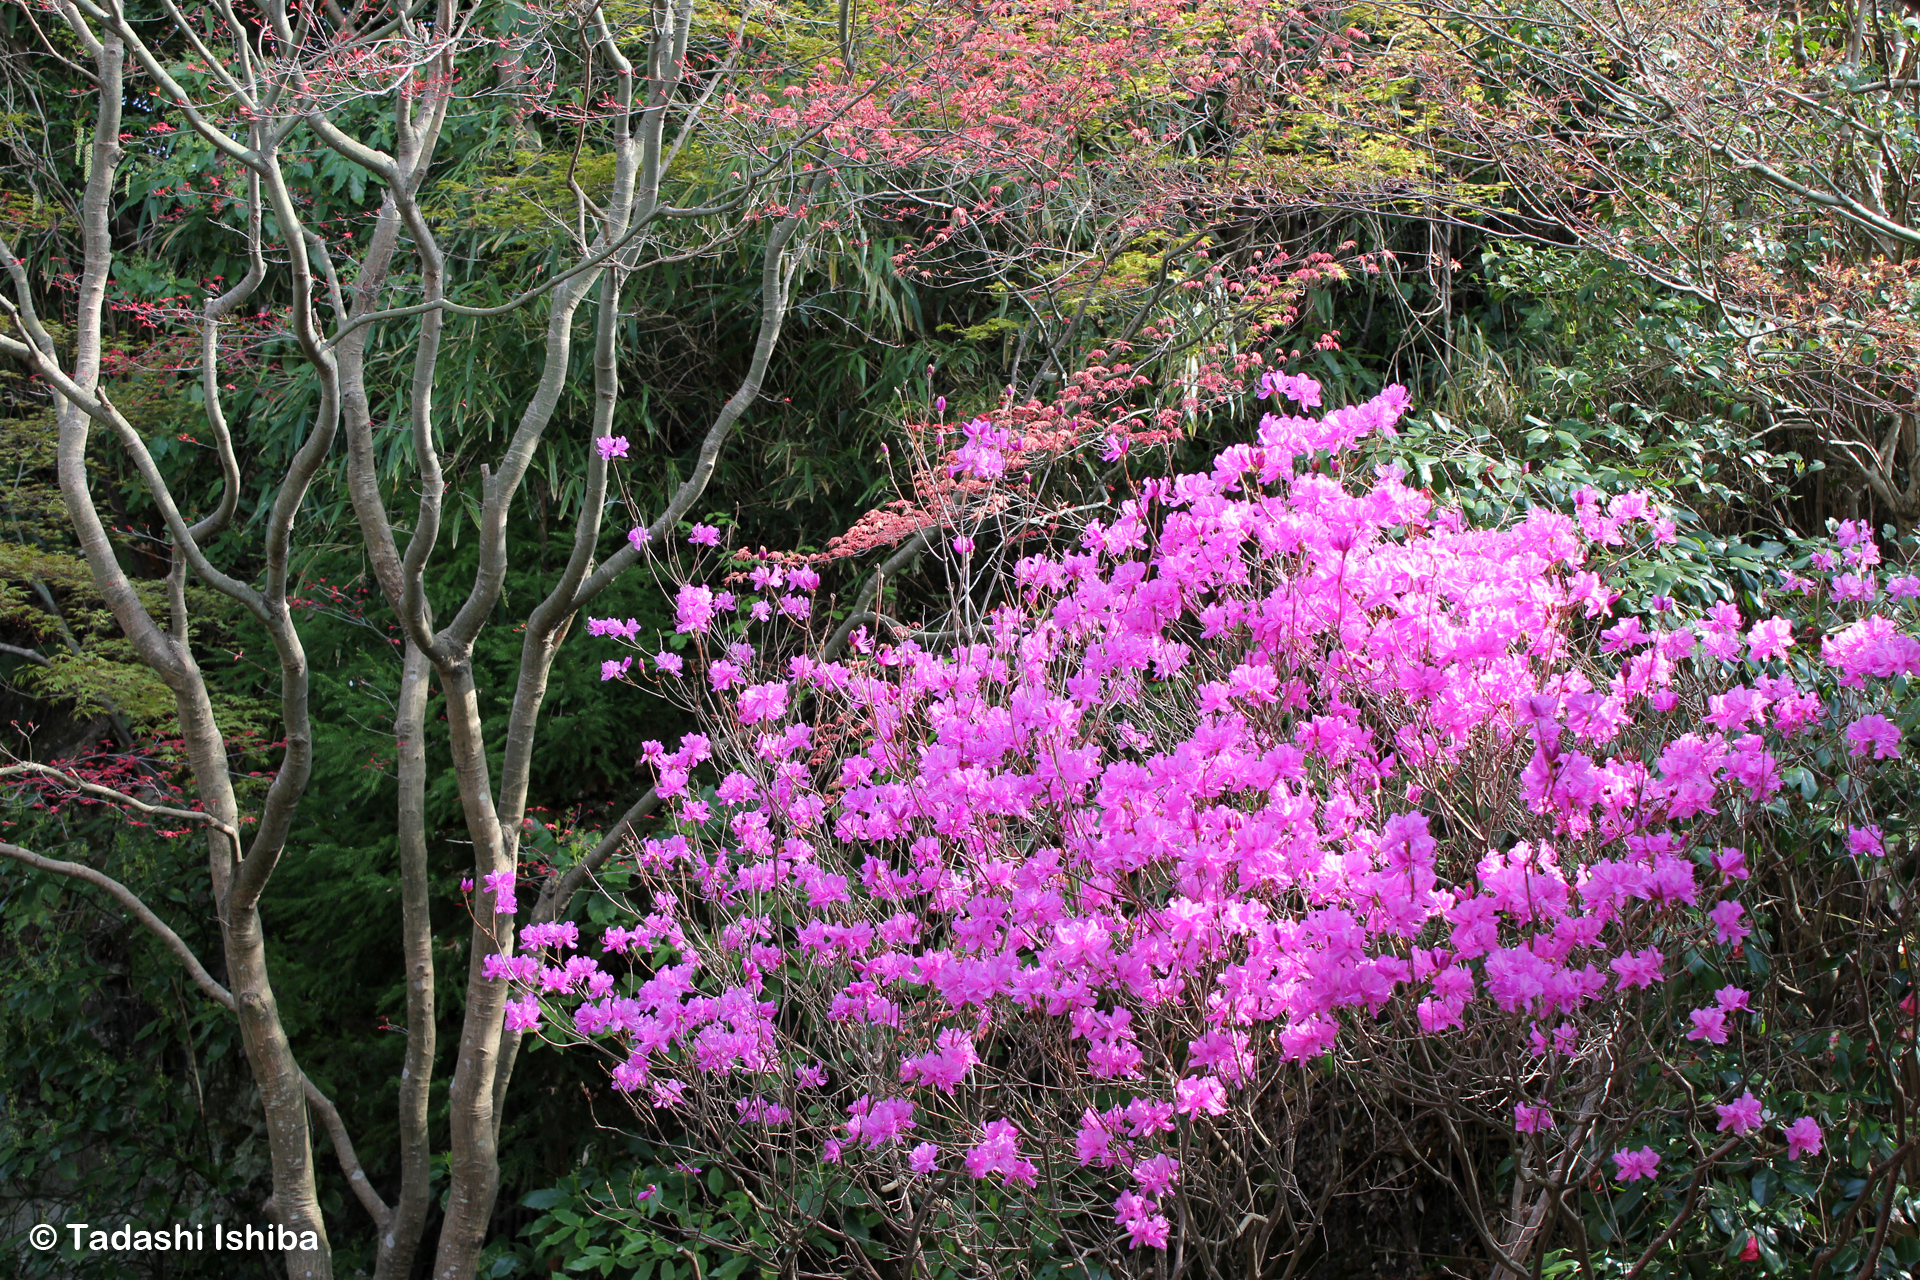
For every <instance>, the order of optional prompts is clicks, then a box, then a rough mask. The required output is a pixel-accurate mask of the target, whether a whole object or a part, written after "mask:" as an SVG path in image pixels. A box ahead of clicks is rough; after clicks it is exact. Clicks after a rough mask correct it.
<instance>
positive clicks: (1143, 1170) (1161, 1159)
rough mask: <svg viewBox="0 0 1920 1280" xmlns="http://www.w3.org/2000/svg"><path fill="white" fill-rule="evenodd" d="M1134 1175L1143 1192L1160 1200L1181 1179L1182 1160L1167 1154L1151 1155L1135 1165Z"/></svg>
mask: <svg viewBox="0 0 1920 1280" xmlns="http://www.w3.org/2000/svg"><path fill="white" fill-rule="evenodd" d="M1133 1177H1134V1181H1136V1182H1138V1183H1139V1184H1140V1190H1141V1192H1142V1193H1143V1194H1145V1195H1146V1196H1148V1197H1149V1198H1151V1199H1154V1200H1158V1199H1159V1198H1160V1197H1161V1196H1163V1195H1165V1194H1166V1193H1167V1192H1168V1191H1169V1190H1171V1189H1172V1188H1173V1184H1174V1183H1176V1182H1178V1181H1179V1180H1180V1162H1179V1161H1178V1160H1175V1159H1174V1158H1173V1157H1172V1156H1170V1155H1165V1154H1161V1155H1157V1156H1149V1157H1148V1158H1147V1159H1145V1160H1142V1161H1141V1162H1140V1163H1139V1164H1136V1165H1135V1166H1133Z"/></svg>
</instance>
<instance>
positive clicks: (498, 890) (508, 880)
mask: <svg viewBox="0 0 1920 1280" xmlns="http://www.w3.org/2000/svg"><path fill="white" fill-rule="evenodd" d="M486 881H487V892H488V893H490V894H492V895H493V911H494V914H495V915H502V916H510V915H512V914H513V913H514V912H515V911H517V910H519V906H518V904H516V903H515V902H514V900H513V872H511V871H489V872H488V873H487V877H486Z"/></svg>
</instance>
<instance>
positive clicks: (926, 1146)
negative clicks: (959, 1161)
mask: <svg viewBox="0 0 1920 1280" xmlns="http://www.w3.org/2000/svg"><path fill="white" fill-rule="evenodd" d="M907 1167H908V1168H910V1169H912V1170H913V1171H914V1172H915V1173H932V1172H934V1171H935V1170H937V1169H938V1168H939V1167H940V1148H939V1147H936V1146H934V1145H933V1144H932V1143H931V1142H922V1143H920V1144H919V1145H918V1146H916V1147H914V1149H913V1150H912V1151H911V1152H910V1153H908V1155H907Z"/></svg>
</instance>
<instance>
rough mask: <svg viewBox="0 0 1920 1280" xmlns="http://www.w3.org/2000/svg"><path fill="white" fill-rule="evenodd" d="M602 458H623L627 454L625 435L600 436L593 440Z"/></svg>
mask: <svg viewBox="0 0 1920 1280" xmlns="http://www.w3.org/2000/svg"><path fill="white" fill-rule="evenodd" d="M593 447H594V448H595V449H598V450H599V451H600V456H601V457H602V458H624V457H626V456H627V438H626V437H625V436H601V437H600V438H599V439H598V440H595V441H594V442H593Z"/></svg>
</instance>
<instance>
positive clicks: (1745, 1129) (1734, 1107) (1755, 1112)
mask: <svg viewBox="0 0 1920 1280" xmlns="http://www.w3.org/2000/svg"><path fill="white" fill-rule="evenodd" d="M1714 1110H1715V1111H1718V1112H1719V1113H1720V1124H1719V1126H1718V1128H1717V1129H1716V1130H1715V1132H1718V1133H1751V1132H1752V1131H1753V1130H1755V1129H1758V1128H1759V1127H1760V1123H1761V1111H1760V1099H1758V1098H1756V1097H1754V1096H1753V1091H1752V1090H1751V1089H1749V1090H1747V1091H1746V1092H1745V1093H1742V1094H1741V1095H1740V1096H1739V1097H1738V1098H1736V1099H1734V1100H1733V1101H1732V1102H1727V1103H1719V1104H1716V1105H1715V1106H1714Z"/></svg>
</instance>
